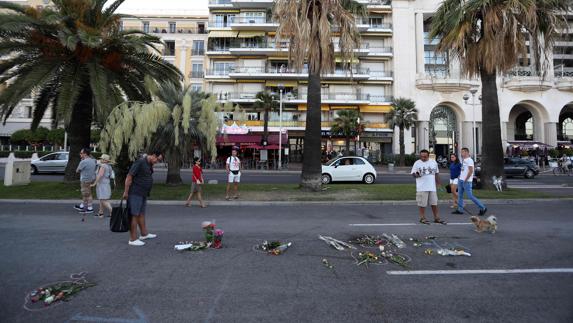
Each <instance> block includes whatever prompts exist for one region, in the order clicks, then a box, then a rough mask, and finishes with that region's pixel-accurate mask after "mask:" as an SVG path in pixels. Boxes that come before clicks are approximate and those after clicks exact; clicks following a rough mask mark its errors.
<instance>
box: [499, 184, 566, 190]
mask: <svg viewBox="0 0 573 323" xmlns="http://www.w3.org/2000/svg"><path fill="white" fill-rule="evenodd" d="M509 188H522V189H534V188H551V189H563V188H564V189H568V188H569V189H571V188H573V186H561V185H535V184H531V185H509Z"/></svg>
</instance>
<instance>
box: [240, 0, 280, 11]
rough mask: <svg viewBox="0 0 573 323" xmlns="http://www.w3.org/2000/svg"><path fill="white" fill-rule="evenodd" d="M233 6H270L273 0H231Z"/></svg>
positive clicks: (247, 7) (245, 7)
mask: <svg viewBox="0 0 573 323" xmlns="http://www.w3.org/2000/svg"><path fill="white" fill-rule="evenodd" d="M231 3H232V4H233V7H235V8H241V9H243V8H244V9H249V8H256V9H259V8H272V6H273V3H274V1H273V0H231Z"/></svg>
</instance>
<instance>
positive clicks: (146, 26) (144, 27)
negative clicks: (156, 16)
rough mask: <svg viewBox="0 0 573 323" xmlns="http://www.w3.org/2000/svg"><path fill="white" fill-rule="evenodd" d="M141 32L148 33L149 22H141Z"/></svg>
mask: <svg viewBox="0 0 573 323" xmlns="http://www.w3.org/2000/svg"><path fill="white" fill-rule="evenodd" d="M143 32H144V33H148V32H149V21H144V22H143Z"/></svg>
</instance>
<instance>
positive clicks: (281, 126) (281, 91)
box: [277, 83, 285, 169]
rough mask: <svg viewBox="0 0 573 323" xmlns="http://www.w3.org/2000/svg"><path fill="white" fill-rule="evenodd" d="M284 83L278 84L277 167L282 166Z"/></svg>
mask: <svg viewBox="0 0 573 323" xmlns="http://www.w3.org/2000/svg"><path fill="white" fill-rule="evenodd" d="M284 88H285V87H284V85H283V84H282V83H281V84H279V93H280V94H279V165H278V168H277V169H282V168H283V163H282V161H283V158H282V157H283V91H284Z"/></svg>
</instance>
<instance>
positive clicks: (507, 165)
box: [475, 157, 539, 179]
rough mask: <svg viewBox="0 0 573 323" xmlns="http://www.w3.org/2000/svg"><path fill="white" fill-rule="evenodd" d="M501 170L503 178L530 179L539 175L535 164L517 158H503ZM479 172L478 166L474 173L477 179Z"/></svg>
mask: <svg viewBox="0 0 573 323" xmlns="http://www.w3.org/2000/svg"><path fill="white" fill-rule="evenodd" d="M503 170H504V173H505V177H515V176H523V177H525V178H528V179H531V178H534V177H535V176H537V175H539V167H538V166H537V165H535V162H533V161H531V160H528V159H522V158H518V157H511V158H504V163H503ZM480 171H481V168H480V165H479V164H478V165H476V171H475V175H476V176H477V177H479V175H480Z"/></svg>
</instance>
